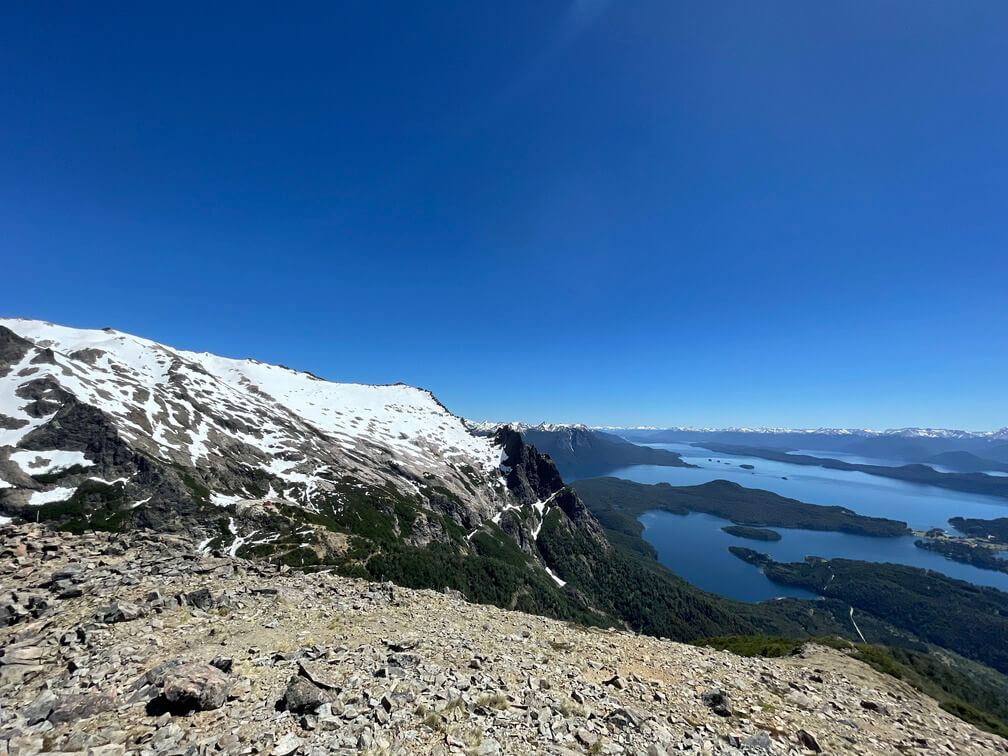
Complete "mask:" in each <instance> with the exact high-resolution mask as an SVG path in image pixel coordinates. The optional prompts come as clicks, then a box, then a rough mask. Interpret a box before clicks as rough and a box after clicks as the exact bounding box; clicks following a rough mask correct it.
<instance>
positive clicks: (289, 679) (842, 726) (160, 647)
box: [0, 524, 1008, 756]
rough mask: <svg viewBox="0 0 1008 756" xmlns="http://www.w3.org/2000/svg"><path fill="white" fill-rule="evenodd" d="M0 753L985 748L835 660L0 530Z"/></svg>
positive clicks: (237, 563)
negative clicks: (734, 648) (747, 652)
mask: <svg viewBox="0 0 1008 756" xmlns="http://www.w3.org/2000/svg"><path fill="white" fill-rule="evenodd" d="M0 539H2V543H3V546H2V551H0V625H2V627H0V701H2V702H3V703H2V706H0V754H11V756H27V755H28V754H35V753H42V752H48V753H91V754H108V755H111V754H122V753H127V752H129V753H140V754H212V753H235V754H253V753H265V754H274V755H275V756H284V755H286V754H295V753H297V754H322V753H355V752H359V751H364V752H371V753H396V754H417V753H436V754H442V753H444V754H448V753H458V754H462V753H468V754H495V753H515V754H524V753H534V752H535V753H556V754H565V753H606V754H637V753H647V754H667V753H714V754H807V753H820V752H821V753H836V754H839V753H849V754H888V753H892V754H925V753H945V754H955V753H958V754H987V753H990V754H996V753H1001V754H1004V753H1008V743H1006V742H1005V741H1004V740H1002V739H1000V738H998V737H996V736H993V735H989V734H987V733H984V732H981V731H979V730H977V729H975V728H974V727H972V726H971V725H968V724H966V723H964V722H962V721H960V720H958V719H956V718H955V717H953V716H952V715H950V714H948V713H946V712H945V711H943V710H941V709H940V708H939V707H938V705H937V703H935V702H934V701H933V700H931V699H930V698H927V697H925V696H923V695H921V694H919V693H918V692H917V691H915V690H913V689H912V688H910V687H909V686H907V685H905V684H903V683H901V682H900V681H898V680H895V679H893V678H890V677H886V676H883V675H880V674H879V673H877V672H875V671H874V670H872V669H871V668H869V667H867V666H866V665H864V664H862V663H860V662H858V661H855V660H853V659H851V658H849V657H847V656H845V655H844V654H842V653H839V652H837V651H835V650H832V649H827V648H823V647H816V646H811V645H809V646H806V647H804V648H803V649H802V651H801V653H800V654H798V655H796V656H793V657H789V658H784V659H773V660H767V659H759V658H753V659H749V658H740V657H736V656H734V655H731V654H729V653H725V652H717V651H714V650H711V649H704V648H697V647H693V646H688V645H682V644H678V643H674V642H671V641H666V640H661V639H656V638H651V637H646V636H638V635H634V634H632V633H626V632H618V631H610V630H607V631H599V630H589V629H585V628H581V627H578V626H574V625H570V624H566V623H562V622H558V621H554V620H549V619H545V618H542V617H537V616H532V615H527V614H522V613H518V612H507V611H503V610H500V609H496V608H493V607H486V606H479V605H472V604H468V603H466V602H464V601H462V600H461V599H460V598H458V597H457V596H454V595H451V594H450V593H437V592H434V591H429V590H408V589H404V588H400V587H396V586H392V585H390V584H377V583H368V582H363V581H357V580H352V579H348V578H343V577H339V576H336V575H334V574H329V573H318V574H314V575H309V574H304V573H301V572H298V571H293V570H290V569H289V568H287V567H283V566H278V565H275V564H271V563H265V562H249V561H245V560H242V559H235V558H229V557H221V556H213V555H209V554H204V553H201V552H200V551H199V550H197V548H196V544H195V543H194V542H193V541H192V540H191V539H189V538H187V537H184V536H179V535H170V534H163V533H153V532H149V531H137V532H133V533H129V534H119V535H116V534H109V533H86V534H83V535H79V536H70V535H67V534H63V533H58V532H56V531H52V530H49V529H47V528H46V527H44V526H41V525H13V524H7V525H0Z"/></svg>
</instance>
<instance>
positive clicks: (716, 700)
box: [702, 688, 731, 717]
mask: <svg viewBox="0 0 1008 756" xmlns="http://www.w3.org/2000/svg"><path fill="white" fill-rule="evenodd" d="M702 700H703V702H704V705H705V706H707V707H708V708H710V710H711V711H713V712H714V713H715V714H717V715H718V716H719V717H730V716H731V708H730V707H729V705H728V694H727V693H725V692H724V691H723V690H720V689H719V688H714V689H712V690H708V691H707V692H706V693H704V694H703V696H702Z"/></svg>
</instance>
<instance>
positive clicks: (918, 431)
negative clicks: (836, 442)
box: [601, 425, 1008, 440]
mask: <svg viewBox="0 0 1008 756" xmlns="http://www.w3.org/2000/svg"><path fill="white" fill-rule="evenodd" d="M601 429H602V430H612V431H621V430H622V431H631V430H632V431H641V430H665V431H679V432H683V433H753V434H763V435H792V434H793V435H809V436H812V435H817V436H861V437H865V438H871V437H879V436H890V437H899V438H947V439H961V438H981V439H990V440H1001V439H1008V427H1006V428H1001V429H1000V430H996V431H964V430H950V429H946V428H890V429H887V430H872V429H870V428H768V427H759V428H750V427H746V426H728V427H722V428H716V427H697V426H692V425H679V426H672V427H668V428H660V427H654V426H634V427H617V426H605V427H604V428H601Z"/></svg>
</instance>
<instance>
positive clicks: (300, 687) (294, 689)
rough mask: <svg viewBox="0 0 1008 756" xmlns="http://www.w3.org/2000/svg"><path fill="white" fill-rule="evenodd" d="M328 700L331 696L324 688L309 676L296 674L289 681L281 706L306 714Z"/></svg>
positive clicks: (296, 712)
mask: <svg viewBox="0 0 1008 756" xmlns="http://www.w3.org/2000/svg"><path fill="white" fill-rule="evenodd" d="M328 701H329V697H328V696H327V695H326V692H325V691H324V690H322V689H321V688H320V687H318V686H317V685H315V684H314V683H312V682H310V681H309V680H308V679H307V678H304V677H301V676H299V675H295V676H294V677H292V678H291V679H290V682H288V683H287V689H286V690H285V691H284V694H283V698H281V699H280V708H281V709H286V710H287V711H290V712H294V713H295V714H306V713H309V712H313V711H315V710H316V709H317V708H318V707H319V706H321V705H322V704H324V703H327V702H328Z"/></svg>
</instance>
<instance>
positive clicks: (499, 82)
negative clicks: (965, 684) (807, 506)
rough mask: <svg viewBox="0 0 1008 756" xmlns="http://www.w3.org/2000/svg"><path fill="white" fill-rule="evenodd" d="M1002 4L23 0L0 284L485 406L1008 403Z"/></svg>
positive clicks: (10, 301)
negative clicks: (51, 2) (125, 0)
mask: <svg viewBox="0 0 1008 756" xmlns="http://www.w3.org/2000/svg"><path fill="white" fill-rule="evenodd" d="M1006 30H1008V5H1005V4H1004V3H1001V2H975V3H970V4H968V5H963V4H956V5H952V4H946V3H931V2H927V3H908V2H896V0H882V1H880V2H871V3H869V2H853V3H847V4H843V5H842V6H836V7H825V6H820V5H815V4H812V5H810V4H807V3H798V2H771V3H766V4H760V5H759V6H758V7H757V6H753V5H752V4H749V3H745V2H741V1H738V2H720V3H707V4H702V5H688V4H675V3H629V2H617V1H616V0H612V1H611V2H605V1H604V0H574V2H556V3H534V2H518V3H513V4H508V5H506V6H488V7H483V6H462V7H455V8H450V9H441V8H432V7H423V6H416V5H414V4H408V3H376V4H369V5H366V6H360V5H353V6H350V7H334V6H332V5H329V4H323V3H307V4H301V5H298V6H297V7H295V8H288V9H285V11H284V13H283V14H277V13H275V12H273V11H271V10H269V9H267V8H266V7H265V6H258V5H254V4H252V5H249V4H230V5H229V4H226V3H225V4H220V5H216V6H214V7H213V8H209V9H208V8H205V7H204V6H197V5H195V4H186V3H182V4H176V5H173V6H172V7H171V8H164V9H153V8H147V7H136V6H132V5H125V4H113V3H105V2H99V3H93V4H88V5H87V6H73V7H69V6H68V7H61V8H60V9H59V10H58V11H53V10H52V9H49V8H46V7H43V6H40V5H36V4H20V5H17V6H12V7H10V8H8V9H7V10H6V13H5V24H4V26H3V28H0V61H2V64H3V66H4V70H5V72H6V74H7V75H6V76H5V77H4V81H3V82H0V145H2V147H3V154H4V159H3V160H2V161H0V263H2V266H3V268H2V270H3V278H4V285H3V287H2V291H3V299H2V303H0V315H4V316H10V317H29V318H38V319H43V320H49V321H53V322H56V323H60V324H64V325H69V326H74V327H87V328H101V327H105V326H109V327H113V328H116V329H118V330H122V331H125V332H128V333H134V334H136V335H139V336H144V337H146V338H150V339H154V340H156V341H158V342H161V343H165V344H168V345H170V346H174V347H178V348H182V349H190V350H195V351H210V352H214V353H217V354H222V355H225V356H232V357H254V358H256V359H259V360H262V361H267V362H273V363H281V364H285V365H290V366H292V367H295V368H297V369H301V370H309V371H311V372H313V373H316V374H318V375H321V376H323V377H325V378H327V379H330V380H339V381H358V382H365V383H391V382H396V381H403V382H406V383H409V384H412V385H417V386H422V387H425V388H428V389H430V390H431V391H433V392H434V393H435V395H437V396H438V398H439V399H441V400H442V401H443V402H444V403H445V404H446V405H447V406H448V407H449V409H451V410H452V411H453V412H455V413H456V414H459V415H462V416H465V417H468V418H472V419H493V418H502V419H509V420H523V421H526V422H534V423H537V422H540V421H541V420H543V419H546V420H549V421H551V422H559V421H567V422H581V423H585V424H588V425H599V426H601V425H612V426H636V425H648V426H660V427H665V426H708V427H722V426H751V427H759V426H769V427H795V428H815V427H843V428H875V429H885V428H901V427H934V428H950V429H962V430H972V431H976V430H980V431H985V430H995V429H998V428H1001V427H1003V426H1005V425H1008V389H1006V385H1008V384H1006V381H1005V379H1004V377H1005V375H1008V328H1006V327H1005V326H1006V325H1008V297H1006V296H1005V293H1004V292H1005V288H1006V287H1005V282H1006V281H1008V255H1006V254H1005V252H1004V250H1005V249H1008V244H1006V243H1008V223H1006V221H1005V218H1006V217H1008V214H1006V210H1008V182H1006V177H1008V142H1006V140H1005V139H1004V134H1005V133H1008V81H1006V79H1005V77H1004V75H1003V74H1004V71H1005V70H1008V48H1006V47H1005V45H1004V39H1005V32H1006Z"/></svg>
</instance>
